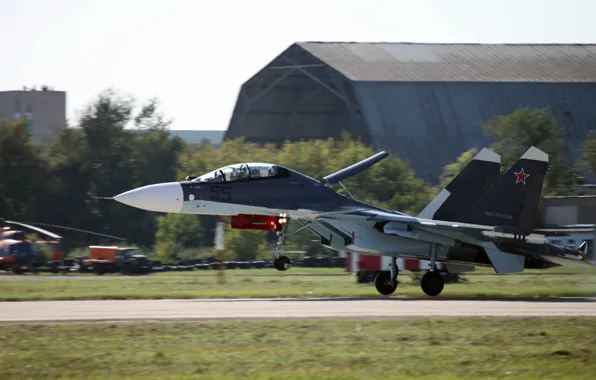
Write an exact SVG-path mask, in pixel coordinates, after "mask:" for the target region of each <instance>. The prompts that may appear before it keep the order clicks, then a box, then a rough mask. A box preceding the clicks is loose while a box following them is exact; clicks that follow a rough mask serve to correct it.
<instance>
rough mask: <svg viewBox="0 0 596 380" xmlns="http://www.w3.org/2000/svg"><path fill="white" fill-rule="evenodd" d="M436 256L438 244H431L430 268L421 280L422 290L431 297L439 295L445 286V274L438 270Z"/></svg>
mask: <svg viewBox="0 0 596 380" xmlns="http://www.w3.org/2000/svg"><path fill="white" fill-rule="evenodd" d="M436 258H437V246H436V244H431V252H430V270H429V271H428V272H426V273H425V274H424V276H422V281H420V287H421V288H422V291H423V292H424V293H426V294H427V295H429V296H431V297H434V296H438V295H439V294H440V293H441V292H442V291H443V287H444V286H445V280H443V276H441V273H439V272H438V271H437V263H436Z"/></svg>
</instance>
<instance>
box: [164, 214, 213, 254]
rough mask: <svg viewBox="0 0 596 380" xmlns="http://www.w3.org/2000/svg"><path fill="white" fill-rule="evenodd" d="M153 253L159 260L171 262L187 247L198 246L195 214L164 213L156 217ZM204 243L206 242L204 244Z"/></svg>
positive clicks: (197, 220)
mask: <svg viewBox="0 0 596 380" xmlns="http://www.w3.org/2000/svg"><path fill="white" fill-rule="evenodd" d="M157 223H158V228H157V233H156V237H155V240H156V244H155V253H156V255H157V257H158V259H159V260H161V261H163V262H171V261H172V260H175V259H176V258H177V257H176V255H177V253H178V252H181V251H183V250H184V249H185V248H187V247H199V246H201V243H203V244H204V243H205V242H201V241H200V240H199V239H198V237H197V231H198V230H199V227H200V225H199V218H198V217H197V216H196V215H187V214H165V215H161V216H159V217H158V218H157ZM205 245H206V244H205Z"/></svg>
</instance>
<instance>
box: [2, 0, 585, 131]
mask: <svg viewBox="0 0 596 380" xmlns="http://www.w3.org/2000/svg"><path fill="white" fill-rule="evenodd" d="M595 14H596V1H593V0H565V1H563V0H559V1H557V0H542V1H539V0H500V1H492V0H490V1H489V0H484V1H483V0H469V1H468V0H444V1H440V0H435V1H431V0H409V1H406V0H301V1H283V0H276V1H275V0H212V1H207V0H161V1H158V0H101V1H100V0H0V49H1V50H0V52H1V57H2V58H1V59H0V91H5V90H19V89H21V88H22V87H23V86H32V85H36V86H37V87H39V86H41V85H42V84H46V85H49V86H51V87H54V88H55V89H56V90H61V91H66V92H67V116H68V118H69V121H72V120H75V119H76V115H77V111H78V110H80V109H81V108H82V107H83V106H85V105H86V104H89V103H90V102H92V101H93V100H94V99H95V98H96V97H97V95H98V94H99V93H100V92H101V91H103V90H105V89H108V88H112V89H114V90H115V91H117V92H118V93H120V94H123V95H127V96H133V97H135V98H136V99H138V100H139V101H140V102H141V101H144V100H147V99H149V98H151V97H157V98H158V99H159V101H160V104H161V105H162V107H161V109H162V110H163V112H164V113H165V115H166V116H167V117H169V118H172V119H173V120H174V122H173V124H172V126H171V128H172V129H195V130H225V129H227V127H228V123H229V119H230V116H231V113H232V110H233V108H234V105H235V103H236V99H237V95H238V91H239V89H240V86H241V85H242V83H243V82H245V81H247V80H248V79H249V78H250V77H251V76H252V75H254V74H255V73H256V72H257V71H258V70H260V69H261V68H262V67H263V66H265V65H267V63H269V62H270V61H271V60H272V59H273V58H275V57H276V56H277V55H279V54H280V53H281V52H282V51H283V50H285V49H286V48H287V47H289V46H290V45H291V44H292V43H294V42H298V41H356V42H380V41H383V42H437V43H446V42H451V43H596V26H595V25H596V24H595V22H594V15H595Z"/></svg>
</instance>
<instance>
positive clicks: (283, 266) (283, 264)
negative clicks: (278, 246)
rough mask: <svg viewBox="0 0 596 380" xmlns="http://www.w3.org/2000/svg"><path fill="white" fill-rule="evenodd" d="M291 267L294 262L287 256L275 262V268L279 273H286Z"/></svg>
mask: <svg viewBox="0 0 596 380" xmlns="http://www.w3.org/2000/svg"><path fill="white" fill-rule="evenodd" d="M291 265H292V262H291V261H290V259H289V258H288V257H286V256H280V257H279V258H278V259H275V260H273V266H274V267H275V269H277V270H278V271H282V272H283V271H286V270H288V269H290V266H291Z"/></svg>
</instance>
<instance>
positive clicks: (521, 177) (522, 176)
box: [515, 168, 530, 185]
mask: <svg viewBox="0 0 596 380" xmlns="http://www.w3.org/2000/svg"><path fill="white" fill-rule="evenodd" d="M529 176H530V175H529V174H526V173H524V168H522V169H521V170H520V171H519V172H515V177H517V178H516V180H515V183H518V182H521V183H523V184H524V185H525V184H526V178H528V177H529Z"/></svg>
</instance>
